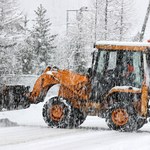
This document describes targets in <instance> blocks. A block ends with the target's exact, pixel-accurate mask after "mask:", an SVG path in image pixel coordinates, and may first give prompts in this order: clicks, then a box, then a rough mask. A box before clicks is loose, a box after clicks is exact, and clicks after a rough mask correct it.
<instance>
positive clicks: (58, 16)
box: [19, 0, 150, 39]
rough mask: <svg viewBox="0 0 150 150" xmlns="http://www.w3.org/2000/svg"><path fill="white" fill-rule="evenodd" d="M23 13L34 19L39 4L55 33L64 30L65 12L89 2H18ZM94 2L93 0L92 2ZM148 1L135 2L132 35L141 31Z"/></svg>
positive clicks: (147, 37) (88, 0)
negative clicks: (45, 12) (134, 24)
mask: <svg viewBox="0 0 150 150" xmlns="http://www.w3.org/2000/svg"><path fill="white" fill-rule="evenodd" d="M19 1H20V4H21V7H22V9H23V10H24V13H27V15H28V17H29V18H30V19H33V18H34V11H33V10H36V9H37V7H38V6H39V5H40V4H43V6H44V7H45V8H46V9H47V16H48V17H49V18H50V20H51V22H52V24H53V29H54V30H55V32H56V33H59V31H65V29H66V10H68V9H69V10H70V9H79V8H80V7H82V6H88V7H89V6H90V1H91V0H32V1H31V0H19ZM93 1H94V0H93ZM148 2H149V0H136V3H135V8H136V11H135V20H136V26H135V27H133V33H136V32H137V31H138V30H139V31H140V30H141V26H142V23H143V20H144V15H145V13H146V9H147V5H148ZM145 39H150V19H149V23H148V26H147V30H146V35H145Z"/></svg>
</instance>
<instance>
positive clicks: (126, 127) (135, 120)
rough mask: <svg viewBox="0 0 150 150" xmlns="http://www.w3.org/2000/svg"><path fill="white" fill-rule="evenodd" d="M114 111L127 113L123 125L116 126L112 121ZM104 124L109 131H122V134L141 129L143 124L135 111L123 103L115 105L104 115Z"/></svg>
mask: <svg viewBox="0 0 150 150" xmlns="http://www.w3.org/2000/svg"><path fill="white" fill-rule="evenodd" d="M116 110H124V111H125V112H126V113H127V115H128V119H127V122H126V123H125V124H122V125H117V124H116V123H115V122H114V121H113V119H112V118H113V117H112V115H113V112H115V111H116ZM106 122H107V125H108V127H109V128H110V129H113V130H119V131H124V132H132V131H136V130H138V129H139V128H141V127H142V126H143V125H144V123H145V122H144V121H143V120H142V121H141V120H139V117H138V114H137V112H136V111H135V109H134V107H133V106H132V104H130V105H129V104H123V103H115V104H114V105H113V106H112V107H111V108H109V110H108V111H107V114H106Z"/></svg>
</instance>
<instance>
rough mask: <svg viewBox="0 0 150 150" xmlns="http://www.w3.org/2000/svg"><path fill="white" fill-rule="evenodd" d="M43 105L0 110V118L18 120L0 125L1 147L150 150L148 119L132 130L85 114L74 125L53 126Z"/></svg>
mask: <svg viewBox="0 0 150 150" xmlns="http://www.w3.org/2000/svg"><path fill="white" fill-rule="evenodd" d="M42 105H43V104H40V105H37V106H35V105H34V106H31V107H30V108H29V109H26V110H19V111H10V112H1V113H0V119H1V118H6V117H7V118H8V119H10V120H11V121H13V122H17V124H18V126H15V127H0V150H35V149H36V150H50V149H55V150H141V148H142V150H149V149H150V123H149V124H146V125H145V126H144V127H143V128H142V129H141V130H139V131H138V132H134V133H122V132H117V131H111V130H109V128H108V127H107V125H106V123H105V120H104V119H100V118H98V117H88V118H87V119H86V121H85V122H84V123H83V124H82V126H81V127H79V128H77V129H52V128H49V127H47V125H46V124H45V123H44V121H43V119H42V116H41V109H42Z"/></svg>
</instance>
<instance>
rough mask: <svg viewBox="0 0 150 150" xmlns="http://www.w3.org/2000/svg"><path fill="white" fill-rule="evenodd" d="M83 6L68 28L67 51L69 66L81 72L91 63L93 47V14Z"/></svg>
mask: <svg viewBox="0 0 150 150" xmlns="http://www.w3.org/2000/svg"><path fill="white" fill-rule="evenodd" d="M84 8H85V7H82V8H81V9H79V10H78V11H77V16H76V18H77V20H75V23H74V24H73V25H72V28H70V29H68V32H67V33H68V34H67V43H66V51H67V54H68V57H67V58H68V62H69V63H68V64H69V68H71V69H73V70H74V71H76V72H79V73H85V72H86V71H87V66H88V63H89V58H90V53H91V49H92V48H93V43H94V37H93V30H94V26H93V20H94V18H93V15H91V12H90V11H89V10H88V9H84Z"/></svg>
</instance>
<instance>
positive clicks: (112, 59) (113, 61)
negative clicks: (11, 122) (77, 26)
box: [0, 41, 150, 132]
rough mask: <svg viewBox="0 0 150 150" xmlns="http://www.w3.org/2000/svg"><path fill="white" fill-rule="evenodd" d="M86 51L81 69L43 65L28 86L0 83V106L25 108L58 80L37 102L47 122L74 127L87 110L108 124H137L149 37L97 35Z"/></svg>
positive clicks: (149, 60) (143, 113) (144, 99)
mask: <svg viewBox="0 0 150 150" xmlns="http://www.w3.org/2000/svg"><path fill="white" fill-rule="evenodd" d="M92 55H93V60H92V65H91V68H89V69H88V73H87V74H85V75H82V74H79V73H75V72H72V71H69V70H61V69H58V68H57V67H53V68H52V67H47V68H46V70H45V71H44V72H43V74H42V75H41V76H40V77H39V78H38V79H37V80H36V82H35V84H34V87H33V90H32V91H31V92H29V87H25V86H24V85H15V86H10V85H3V86H1V89H0V108H1V109H2V108H5V109H7V110H14V109H22V108H28V107H29V106H30V104H37V103H39V102H43V101H44V98H45V97H46V94H47V92H48V90H49V89H50V88H51V87H52V86H53V85H56V84H60V89H59V93H58V96H57V97H56V96H55V97H52V98H50V99H49V100H48V101H47V102H46V103H45V104H44V106H43V118H44V120H45V122H46V123H47V124H48V126H50V127H57V128H74V127H78V126H79V125H81V124H82V123H83V122H84V121H85V119H86V117H87V115H92V116H99V117H102V118H105V120H106V123H107V125H108V127H109V128H111V129H113V130H119V131H127V132H132V131H136V130H138V129H140V128H141V127H142V126H143V125H144V124H145V123H147V118H148V117H150V113H149V105H148V104H149V67H150V43H148V42H142V43H141V42H112V41H107V42H106V41H99V42H96V43H95V51H94V52H93V54H92Z"/></svg>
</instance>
